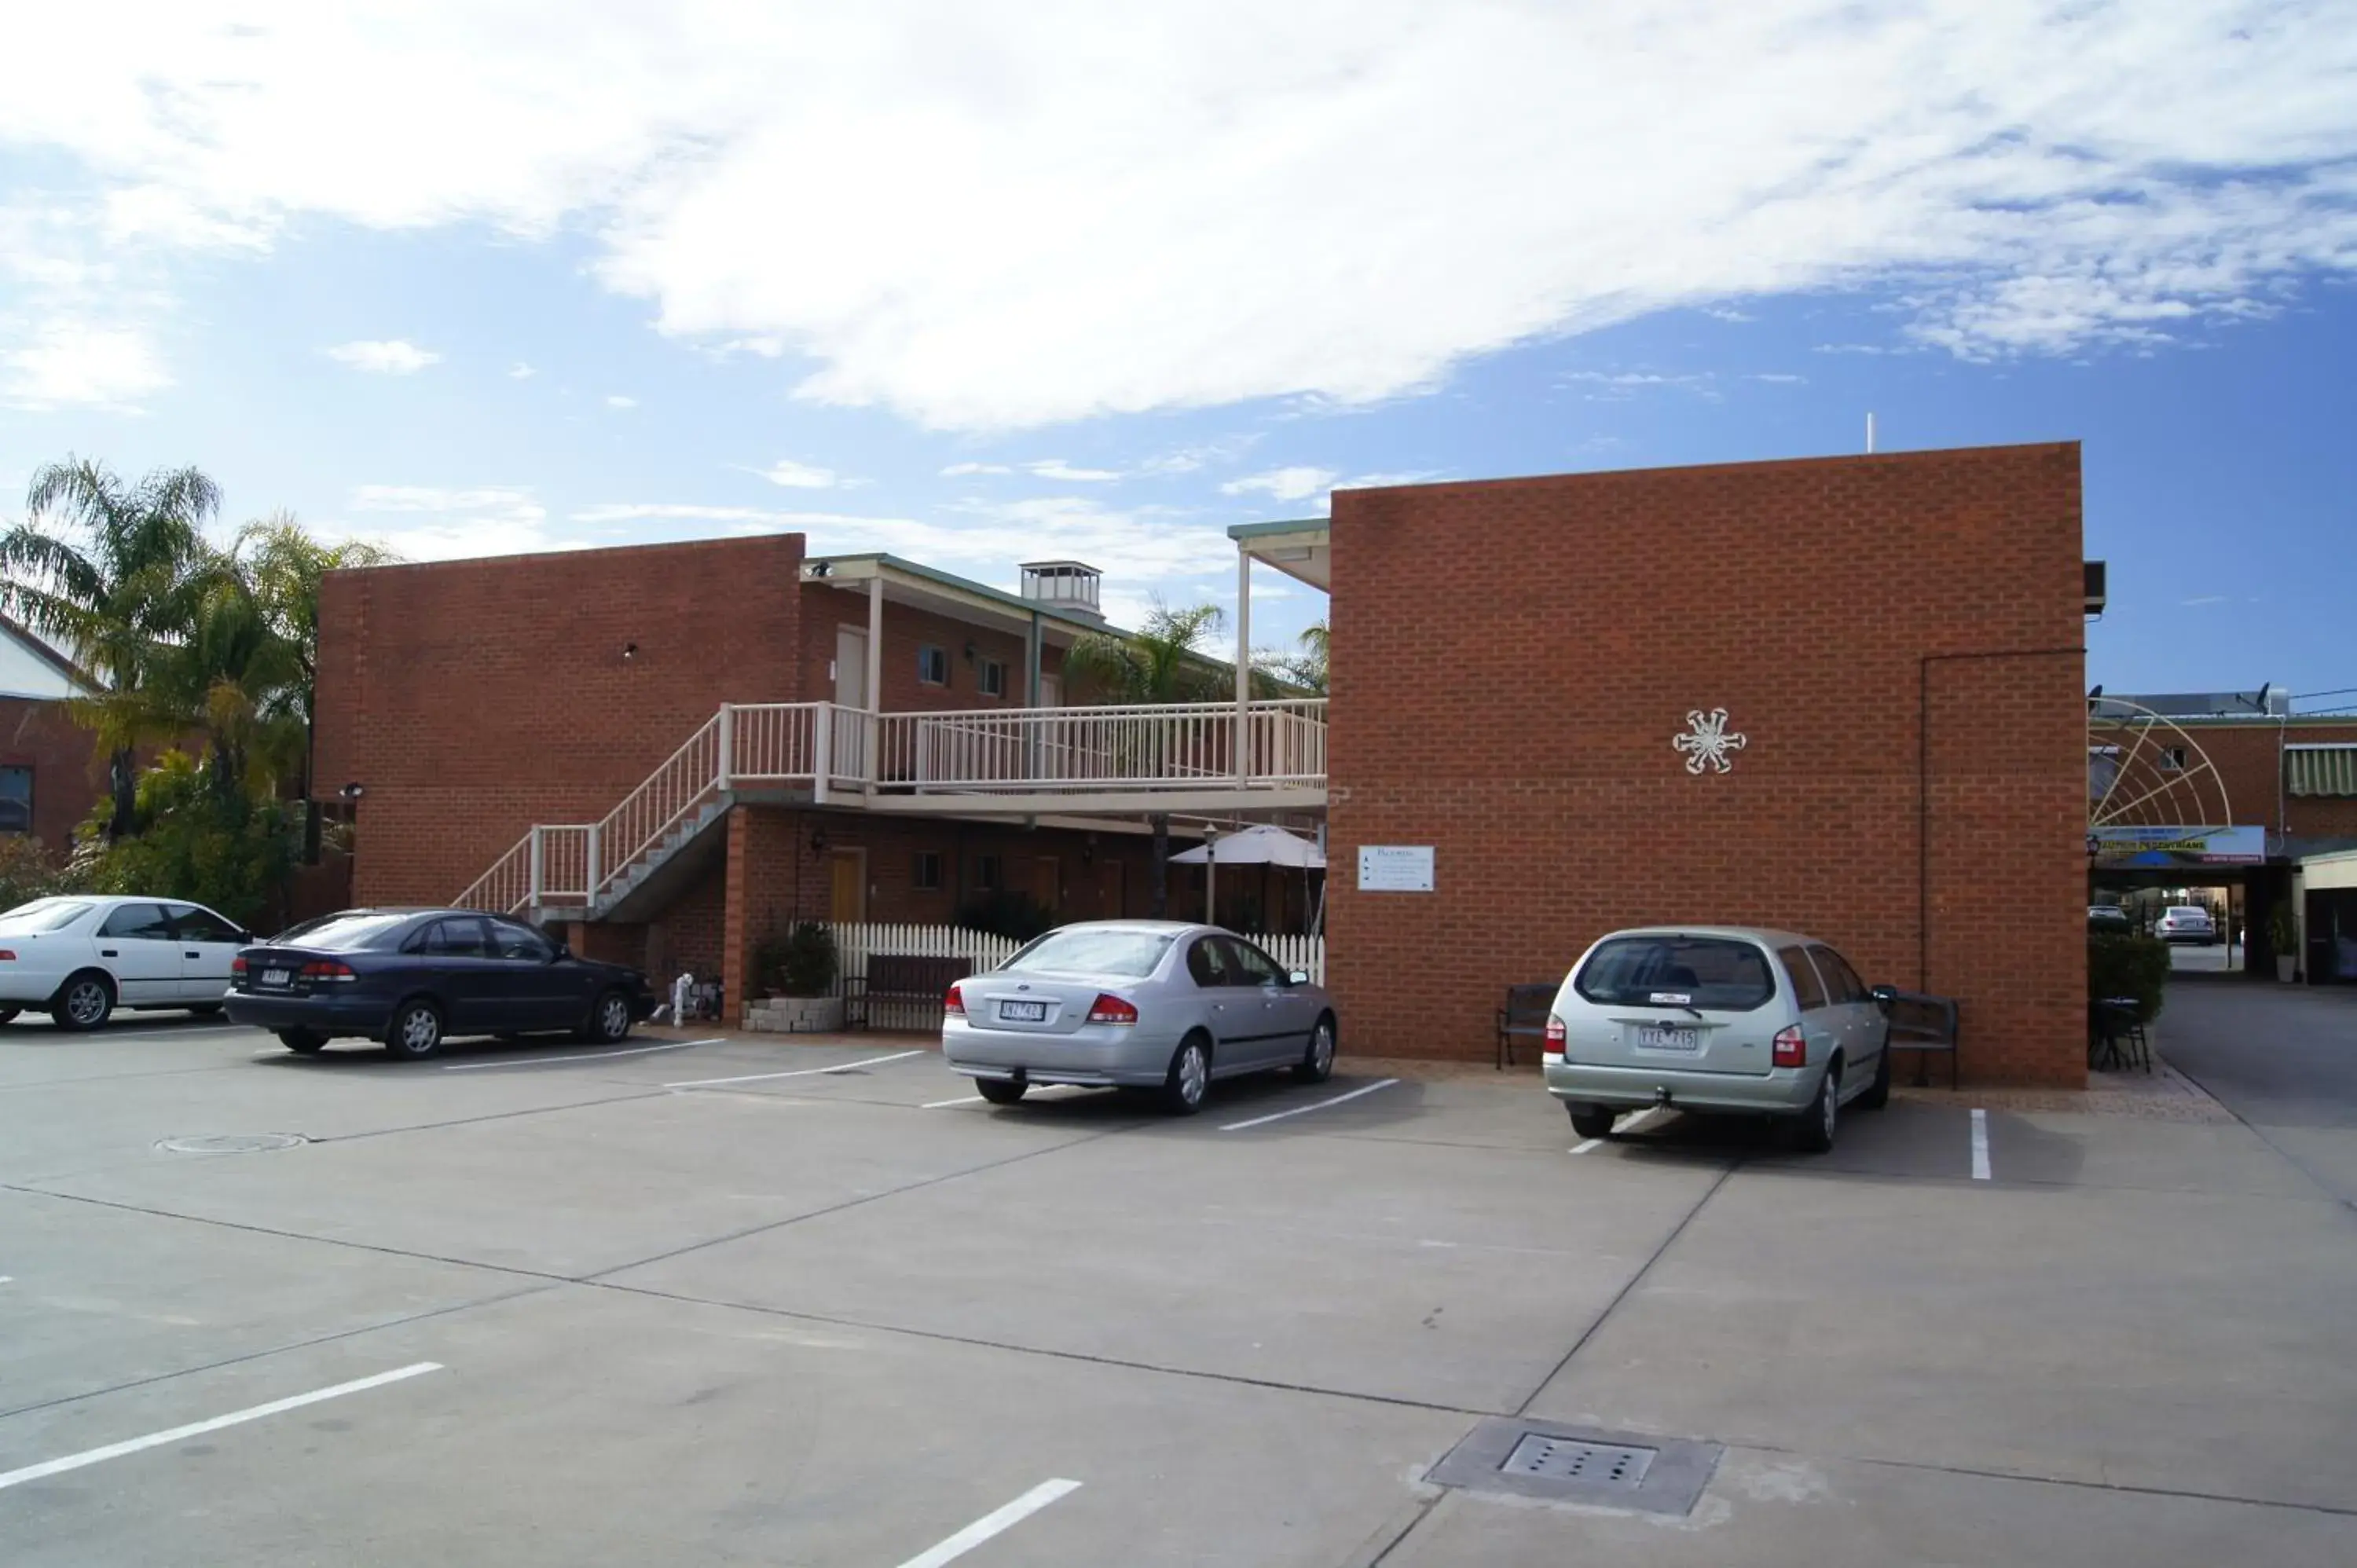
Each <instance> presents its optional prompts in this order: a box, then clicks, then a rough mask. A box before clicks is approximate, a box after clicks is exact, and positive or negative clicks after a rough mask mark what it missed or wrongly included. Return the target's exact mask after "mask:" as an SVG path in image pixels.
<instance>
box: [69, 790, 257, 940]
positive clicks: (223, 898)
mask: <svg viewBox="0 0 2357 1568" xmlns="http://www.w3.org/2000/svg"><path fill="white" fill-rule="evenodd" d="M208 762H210V759H208ZM208 770H209V769H208V766H207V765H199V763H198V762H197V761H196V760H195V759H194V758H192V757H189V756H188V753H186V752H184V751H167V752H166V753H165V754H164V755H163V756H162V757H160V758H158V759H157V760H156V766H155V767H153V768H148V769H147V770H146V771H145V773H143V774H141V775H140V776H139V787H138V789H137V792H136V797H135V803H134V804H135V813H134V818H135V820H134V824H133V831H132V832H129V833H126V834H124V836H122V837H120V838H118V839H115V840H114V841H113V843H108V842H106V840H105V837H104V829H105V826H106V824H105V822H103V821H102V818H103V816H104V814H105V812H106V810H107V808H105V807H103V806H102V807H101V808H100V810H99V811H98V812H97V813H94V814H93V815H92V817H91V821H90V822H89V823H87V824H85V826H84V827H83V829H82V843H83V844H84V850H83V852H82V853H81V854H79V855H77V857H76V870H77V871H78V872H79V873H80V878H79V879H80V880H81V882H82V883H83V885H84V886H87V887H89V889H90V890H91V891H92V892H94V893H123V894H134V893H137V894H146V895H148V896H150V897H169V898H186V899H188V900H189V901H190V902H192V903H198V904H203V905H205V906H207V907H209V908H213V909H217V910H219V911H220V912H221V914H223V915H226V916H228V917H229V918H231V919H232V920H235V921H237V922H238V923H239V924H240V925H245V926H254V925H260V924H262V923H263V922H264V920H265V919H266V918H268V917H269V916H270V914H271V913H272V911H273V908H274V900H275V898H276V897H277V894H278V892H279V889H280V888H282V887H283V886H285V883H286V880H287V878H288V876H289V875H292V874H293V872H294V869H295V863H296V854H297V853H298V851H299V850H300V848H301V843H302V839H301V826H300V822H299V819H298V818H297V817H296V813H295V812H294V811H292V810H291V809H289V808H288V806H287V805H286V804H285V802H284V801H280V800H269V799H256V798H254V797H253V796H250V795H244V794H231V795H224V794H223V793H222V792H221V790H220V789H218V788H216V787H215V785H214V783H213V781H212V779H210V778H209V777H208Z"/></svg>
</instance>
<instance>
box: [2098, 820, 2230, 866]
mask: <svg viewBox="0 0 2357 1568" xmlns="http://www.w3.org/2000/svg"><path fill="white" fill-rule="evenodd" d="M2087 836H2088V837H2089V838H2090V839H2092V840H2093V841H2094V842H2093V849H2094V852H2095V864H2096V865H2111V866H2132V865H2141V866H2165V865H2172V866H2173V865H2188V866H2190V865H2265V864H2266V858H2267V830H2266V829H2265V828H2259V827H2248V828H2196V827H2183V828H2179V827H2133V828H2132V827H2102V828H2091V829H2089V830H2088V832H2087Z"/></svg>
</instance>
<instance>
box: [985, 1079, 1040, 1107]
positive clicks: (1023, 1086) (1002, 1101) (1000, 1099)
mask: <svg viewBox="0 0 2357 1568" xmlns="http://www.w3.org/2000/svg"><path fill="white" fill-rule="evenodd" d="M1030 1087H1031V1086H1030V1085H1029V1084H1028V1083H1026V1082H1024V1081H1023V1080H1022V1079H1019V1078H978V1079H974V1088H975V1089H976V1090H980V1091H981V1093H982V1097H983V1098H984V1099H985V1100H987V1101H990V1102H991V1103H992V1104H993V1105H1012V1104H1014V1103H1015V1102H1016V1101H1018V1100H1020V1099H1022V1098H1023V1091H1024V1090H1027V1089H1028V1088H1030Z"/></svg>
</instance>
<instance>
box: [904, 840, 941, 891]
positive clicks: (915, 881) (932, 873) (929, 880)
mask: <svg viewBox="0 0 2357 1568" xmlns="http://www.w3.org/2000/svg"><path fill="white" fill-rule="evenodd" d="M909 882H910V884H911V885H912V886H915V888H916V889H917V891H918V892H920V893H934V892H938V891H940V889H941V886H942V857H941V856H940V855H938V854H934V853H933V852H932V851H931V850H927V851H925V852H924V853H923V854H920V855H918V856H917V865H916V869H915V870H914V871H913V872H912V873H911V874H910V875H909Z"/></svg>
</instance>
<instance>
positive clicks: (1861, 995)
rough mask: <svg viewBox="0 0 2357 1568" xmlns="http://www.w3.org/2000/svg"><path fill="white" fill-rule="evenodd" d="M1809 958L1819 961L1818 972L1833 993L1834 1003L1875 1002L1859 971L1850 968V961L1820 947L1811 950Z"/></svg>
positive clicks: (1831, 950) (1828, 989) (1826, 987)
mask: <svg viewBox="0 0 2357 1568" xmlns="http://www.w3.org/2000/svg"><path fill="white" fill-rule="evenodd" d="M1809 956H1810V957H1811V958H1813V959H1815V960H1816V961H1817V972H1818V973H1819V974H1822V975H1824V977H1825V989H1826V990H1827V991H1829V992H1831V993H1833V1000H1834V1001H1835V1002H1838V1003H1843V1004H1849V1003H1854V1002H1869V1001H1872V1000H1873V996H1872V993H1869V992H1868V991H1867V989H1866V982H1864V981H1862V980H1860V979H1859V978H1858V977H1857V971H1856V970H1854V969H1852V968H1850V966H1849V961H1848V960H1847V959H1846V958H1844V957H1842V955H1841V954H1839V953H1837V952H1835V951H1834V950H1833V949H1831V948H1829V947H1824V946H1818V947H1813V948H1811V949H1810V950H1809Z"/></svg>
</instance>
